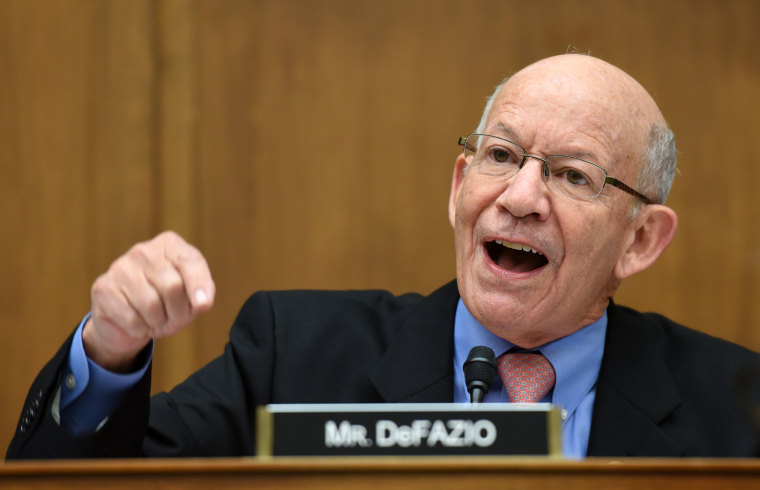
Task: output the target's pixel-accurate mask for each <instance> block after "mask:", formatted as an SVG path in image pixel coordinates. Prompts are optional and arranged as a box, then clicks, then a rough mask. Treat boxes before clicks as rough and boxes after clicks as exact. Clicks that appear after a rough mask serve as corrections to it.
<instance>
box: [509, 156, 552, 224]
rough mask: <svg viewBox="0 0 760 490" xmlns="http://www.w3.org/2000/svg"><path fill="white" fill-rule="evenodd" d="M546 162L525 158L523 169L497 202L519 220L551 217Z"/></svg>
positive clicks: (535, 158)
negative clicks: (531, 217)
mask: <svg viewBox="0 0 760 490" xmlns="http://www.w3.org/2000/svg"><path fill="white" fill-rule="evenodd" d="M545 168H546V162H545V161H544V160H543V159H541V158H538V157H534V156H531V155H526V156H525V161H524V162H523V166H522V168H521V169H520V170H519V171H518V172H517V173H516V174H515V175H514V176H512V178H511V179H509V180H508V181H507V184H506V187H505V188H504V191H503V192H502V193H501V195H499V197H498V198H497V200H496V202H497V204H499V205H500V206H502V207H503V208H504V209H506V210H507V211H509V213H510V214H512V215H513V216H516V217H518V218H524V217H527V216H530V215H535V216H536V217H537V218H538V219H539V220H545V219H546V218H548V217H549V211H550V202H549V189H548V187H547V186H546V179H545V178H544V171H545Z"/></svg>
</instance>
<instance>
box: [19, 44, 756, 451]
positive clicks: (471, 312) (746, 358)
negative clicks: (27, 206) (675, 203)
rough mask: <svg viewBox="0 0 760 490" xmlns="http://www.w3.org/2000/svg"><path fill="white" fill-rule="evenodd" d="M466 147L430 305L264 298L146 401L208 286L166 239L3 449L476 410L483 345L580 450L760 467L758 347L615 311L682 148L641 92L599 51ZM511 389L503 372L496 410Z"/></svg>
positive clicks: (157, 444) (367, 295) (43, 382)
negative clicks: (742, 391)
mask: <svg viewBox="0 0 760 490" xmlns="http://www.w3.org/2000/svg"><path fill="white" fill-rule="evenodd" d="M460 143H461V144H462V146H463V151H462V153H461V155H459V157H458V158H457V159H456V162H455V165H454V175H453V179H452V185H451V197H450V201H449V219H450V221H451V224H452V226H453V227H454V232H455V242H456V259H457V260H456V263H457V270H456V277H457V280H456V283H451V284H449V285H446V286H444V287H442V288H441V289H439V290H438V291H436V292H434V293H433V294H432V295H430V296H428V297H422V296H419V295H404V296H399V297H396V296H393V295H391V294H390V293H386V292H380V291H365V292H361V291H360V292H357V291H353V292H319V291H311V292H307V291H291V292H279V293H258V294H255V295H253V296H252V297H251V298H250V299H249V300H248V301H247V302H246V304H245V305H244V306H243V308H242V310H241V312H240V313H239V315H238V317H237V320H236V321H235V323H234V325H233V327H232V330H231V332H230V342H229V344H228V345H227V347H226V349H225V352H224V354H222V355H221V356H220V357H219V358H218V359H216V360H214V361H213V362H211V363H210V364H209V365H208V366H206V367H204V368H203V369H201V370H200V371H199V372H197V373H195V374H194V375H192V376H191V377H190V378H189V379H188V380H187V381H185V382H183V383H182V384H180V385H179V386H178V387H176V388H175V389H173V390H172V391H171V392H170V393H168V394H167V393H162V394H159V395H157V396H155V397H153V398H152V399H149V388H150V387H149V385H150V372H149V366H150V354H151V345H152V344H151V342H152V339H156V338H160V337H165V336H167V335H171V334H173V333H175V332H177V331H179V330H180V329H182V328H184V327H185V326H187V325H188V324H189V323H190V322H191V321H192V320H193V318H194V317H195V315H196V314H198V313H199V312H202V311H205V310H207V309H209V308H210V307H211V305H212V303H213V300H214V294H215V289H214V284H213V281H212V279H211V274H210V272H209V270H208V267H207V264H206V262H205V260H204V259H203V257H202V255H201V254H200V252H198V251H197V250H196V249H195V248H193V247H192V246H190V245H188V244H187V243H185V242H184V241H183V240H182V239H181V238H180V237H178V236H177V235H175V234H173V233H164V234H162V235H159V236H158V237H156V238H155V239H153V240H152V241H150V242H147V243H143V244H138V245H136V246H135V247H134V248H132V249H131V250H130V251H129V252H128V253H127V254H126V255H124V256H123V257H121V258H119V259H118V260H117V261H116V262H114V264H113V265H112V266H111V268H110V269H109V270H108V272H107V273H106V274H104V275H103V276H101V277H100V278H98V280H97V281H96V282H95V284H94V286H93V294H92V300H93V302H92V314H91V316H88V317H86V318H85V320H84V321H83V322H82V325H80V327H79V328H78V329H77V331H76V332H75V333H74V335H73V336H72V338H71V339H70V340H69V341H68V342H67V343H66V344H65V345H64V346H63V348H62V349H61V350H60V351H59V353H58V354H57V355H56V357H55V358H54V359H53V360H52V361H51V362H50V363H49V364H48V365H47V366H46V367H45V368H44V369H43V371H42V372H41V373H40V375H39V376H38V378H37V380H35V382H34V385H33V387H32V389H31V391H30V394H29V397H28V398H27V403H26V407H25V411H24V413H23V414H22V419H21V422H20V424H19V428H18V430H17V433H16V436H15V438H14V440H13V441H12V443H11V446H10V448H9V450H8V457H9V458H24V457H60V456H65V457H72V456H77V455H81V456H136V455H146V456H175V455H176V456H180V455H191V456H206V455H245V454H252V453H253V452H254V440H255V426H254V422H253V417H252V414H253V412H254V407H256V406H257V405H262V404H268V403H324V402H355V403H356V402H358V403H363V402H451V401H462V402H464V401H467V400H468V393H467V390H466V387H465V382H464V379H463V376H462V374H461V366H462V363H463V362H464V360H465V358H466V355H467V352H468V351H469V349H470V348H471V347H473V346H476V345H487V346H490V347H491V348H493V349H494V351H496V352H497V354H498V355H500V357H499V366H500V368H499V369H500V371H501V373H500V374H502V375H503V376H504V378H505V379H506V378H507V377H508V376H509V374H510V370H512V369H513V365H512V364H510V362H511V361H507V359H515V358H516V357H509V356H510V355H512V354H516V355H517V356H521V357H519V359H522V361H521V362H528V363H530V364H531V365H532V366H538V367H536V369H539V370H541V372H542V373H545V378H546V380H547V384H546V386H545V389H544V390H543V391H541V392H540V393H539V394H538V395H537V398H535V399H534V400H533V401H536V400H543V401H551V402H553V403H555V404H557V405H560V406H562V407H563V409H564V414H565V417H564V422H563V440H564V448H563V450H564V453H565V454H566V455H568V456H584V455H591V456H605V455H606V456H633V455H635V456H753V455H758V454H759V451H760V444H759V441H758V437H757V432H756V431H753V430H751V428H750V427H749V425H748V424H745V422H744V420H743V419H742V418H741V416H740V415H739V413H738V411H737V410H735V409H734V406H733V404H734V397H733V393H732V390H731V385H732V380H733V376H734V374H735V372H736V371H737V370H738V369H740V368H741V367H742V366H744V365H752V364H754V363H757V362H758V356H757V355H756V354H755V353H753V352H750V351H748V350H746V349H743V348H741V347H739V346H736V345H732V344H729V343H727V342H724V341H720V340H718V339H714V338H711V337H708V336H706V335H703V334H699V333H697V332H694V331H692V330H689V329H687V328H685V327H682V326H680V325H677V324H675V323H673V322H672V321H670V320H668V319H666V318H664V317H662V316H659V315H653V314H641V313H638V312H635V311H633V310H630V309H627V308H624V307H620V306H617V305H615V304H613V302H612V297H613V295H614V293H615V291H616V289H617V288H618V286H619V285H620V282H621V281H622V280H623V279H624V278H626V277H628V276H630V275H632V274H635V273H637V272H639V271H641V270H643V269H645V268H647V267H649V266H650V265H652V264H653V263H654V262H655V261H656V260H657V258H658V257H659V256H660V254H661V253H662V252H663V250H664V249H665V248H666V247H667V246H668V244H669V243H670V241H671V239H672V238H673V235H674V233H675V231H676V227H677V218H676V214H675V213H674V212H673V211H672V210H671V209H669V208H667V207H665V206H664V205H663V204H662V203H664V201H665V199H666V197H667V194H668V191H669V188H670V184H671V181H672V179H673V175H674V172H675V147H674V143H673V137H672V134H671V132H670V130H669V129H668V128H667V125H666V123H665V121H664V119H663V117H662V115H661V114H660V111H659V110H658V108H657V106H656V104H655V102H654V101H653V100H652V98H651V97H650V96H649V95H648V94H647V92H646V91H645V90H644V89H643V88H642V87H641V86H640V85H639V84H638V83H637V82H636V81H635V80H633V79H632V78H631V77H630V76H628V75H627V74H625V73H623V72H622V71H620V70H619V69H617V68H615V67H614V66H612V65H610V64H608V63H606V62H604V61H601V60H599V59H596V58H592V57H590V56H584V55H575V54H570V55H562V56H557V57H553V58H549V59H545V60H542V61H539V62H537V63H535V64H533V65H531V66H528V67H527V68H525V69H523V70H522V71H520V72H518V73H517V74H516V75H514V76H512V77H511V78H509V79H508V80H507V81H506V82H505V83H503V84H502V85H501V86H499V87H498V88H497V90H496V92H495V93H494V95H493V96H492V97H491V99H490V100H489V102H488V104H487V106H486V109H485V111H484V113H483V117H482V120H481V123H480V125H479V128H478V129H477V131H476V132H475V133H473V134H471V135H469V136H467V137H466V138H462V139H460ZM516 349H517V351H518V352H515V350H516ZM502 353H507V354H505V355H503V356H502V355H501V354H502ZM502 359H504V361H502ZM513 396H515V395H513V394H512V393H511V392H508V391H507V390H506V389H505V388H504V387H503V385H502V380H501V379H500V377H496V378H495V379H494V382H493V386H492V387H491V390H490V391H489V392H488V393H487V394H486V396H485V401H486V402H488V401H510V398H511V397H513Z"/></svg>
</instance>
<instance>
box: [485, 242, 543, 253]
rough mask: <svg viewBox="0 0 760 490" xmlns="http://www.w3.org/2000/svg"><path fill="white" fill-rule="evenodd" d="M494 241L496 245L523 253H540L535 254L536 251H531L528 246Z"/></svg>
mask: <svg viewBox="0 0 760 490" xmlns="http://www.w3.org/2000/svg"><path fill="white" fill-rule="evenodd" d="M494 241H495V242H496V243H498V244H499V245H501V246H503V247H507V248H512V249H514V250H522V251H523V252H532V253H534V254H537V253H540V252H537V251H535V250H533V249H532V248H530V247H529V246H527V245H523V244H521V243H512V242H508V241H506V240H494Z"/></svg>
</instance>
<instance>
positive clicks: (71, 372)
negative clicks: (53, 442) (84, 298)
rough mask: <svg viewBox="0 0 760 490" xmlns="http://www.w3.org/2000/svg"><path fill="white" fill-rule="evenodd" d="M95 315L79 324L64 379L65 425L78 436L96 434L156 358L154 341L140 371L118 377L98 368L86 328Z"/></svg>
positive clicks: (62, 414) (62, 412)
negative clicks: (87, 349) (88, 346)
mask: <svg viewBox="0 0 760 490" xmlns="http://www.w3.org/2000/svg"><path fill="white" fill-rule="evenodd" d="M91 315H92V314H91V313H88V314H87V315H85V317H84V319H82V321H81V322H80V323H79V326H78V327H77V330H76V332H75V333H74V338H73V340H72V343H71V350H70V351H69V362H68V365H67V366H66V369H65V371H64V373H63V379H62V380H61V398H60V405H59V407H60V421H61V426H62V427H63V428H64V429H66V430H67V431H68V432H69V433H71V434H74V435H84V434H91V433H93V432H96V431H97V430H98V429H99V428H100V427H101V426H102V425H103V423H105V421H106V420H107V418H108V416H109V415H110V414H112V413H113V412H114V411H115V410H116V409H117V408H118V406H119V405H120V404H121V402H122V401H123V400H124V398H125V397H126V395H127V393H129V390H130V389H131V388H132V387H134V386H135V385H136V384H137V383H138V382H139V381H140V379H142V377H143V376H144V375H145V373H146V371H147V370H148V367H149V366H150V362H151V359H152V358H153V342H151V343H150V345H149V346H148V347H146V351H147V352H145V351H144V352H143V354H141V356H140V359H141V361H142V362H141V364H140V366H139V367H138V368H137V370H136V371H133V372H131V373H127V374H118V373H114V372H111V371H108V370H106V369H103V368H102V367H100V366H98V365H97V364H96V363H95V362H94V361H92V360H91V359H90V358H88V357H87V354H85V352H84V344H83V343H82V329H83V328H84V325H85V323H87V320H89V319H90V316H91Z"/></svg>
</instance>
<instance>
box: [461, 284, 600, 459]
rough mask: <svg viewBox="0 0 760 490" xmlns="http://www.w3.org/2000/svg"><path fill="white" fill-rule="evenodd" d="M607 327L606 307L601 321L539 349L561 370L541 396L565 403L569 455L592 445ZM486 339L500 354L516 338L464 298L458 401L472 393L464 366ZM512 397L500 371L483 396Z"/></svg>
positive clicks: (565, 439)
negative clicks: (497, 329)
mask: <svg viewBox="0 0 760 490" xmlns="http://www.w3.org/2000/svg"><path fill="white" fill-rule="evenodd" d="M606 333H607V311H606V310H605V312H604V314H603V315H602V316H601V318H599V319H598V320H597V321H595V322H594V323H592V324H591V325H588V326H586V327H583V328H582V329H580V330H578V331H577V332H574V333H572V334H570V335H568V336H567V337H563V338H561V339H558V340H555V341H552V342H549V343H548V344H545V345H543V346H540V347H538V348H536V349H533V350H537V351H540V352H541V353H542V354H543V355H544V357H546V358H547V359H548V360H549V362H551V364H552V366H554V371H555V372H556V374H557V378H556V382H555V384H554V389H553V390H552V391H550V392H549V394H547V395H546V397H544V399H543V400H541V401H542V402H550V403H553V404H555V405H558V406H559V407H561V409H562V419H563V420H562V454H563V455H564V456H565V457H568V458H583V457H585V456H586V450H587V448H588V437H589V432H590V429H591V412H592V411H593V408H594V398H595V396H596V380H597V378H598V377H599V368H600V366H601V365H602V355H603V353H604V338H605V335H606ZM478 345H485V346H488V347H490V348H491V349H493V351H494V353H495V354H496V356H497V357H498V356H500V355H501V354H503V353H505V352H506V351H508V350H509V349H510V348H511V347H513V345H514V344H512V343H510V342H508V341H506V340H504V339H502V338H501V337H498V336H496V335H494V334H493V333H491V331H490V330H488V329H486V328H485V327H484V326H482V325H481V324H480V323H479V322H478V321H477V320H476V319H475V318H474V317H473V316H472V315H471V314H470V312H469V311H468V310H467V307H466V306H465V305H464V302H462V300H461V299H460V300H459V304H458V305H457V312H456V317H455V320H454V402H456V403H468V402H469V401H470V394H469V393H468V392H467V385H466V384H465V381H464V371H463V370H462V366H463V365H464V362H465V361H466V360H467V355H468V354H469V352H470V349H472V348H473V347H475V346H478ZM483 401H484V402H485V403H488V402H503V403H508V402H509V397H507V392H506V390H505V389H504V386H503V385H502V382H501V379H499V377H498V376H495V377H494V382H493V384H492V385H491V389H490V390H489V391H488V393H486V395H485V398H484V399H483Z"/></svg>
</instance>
